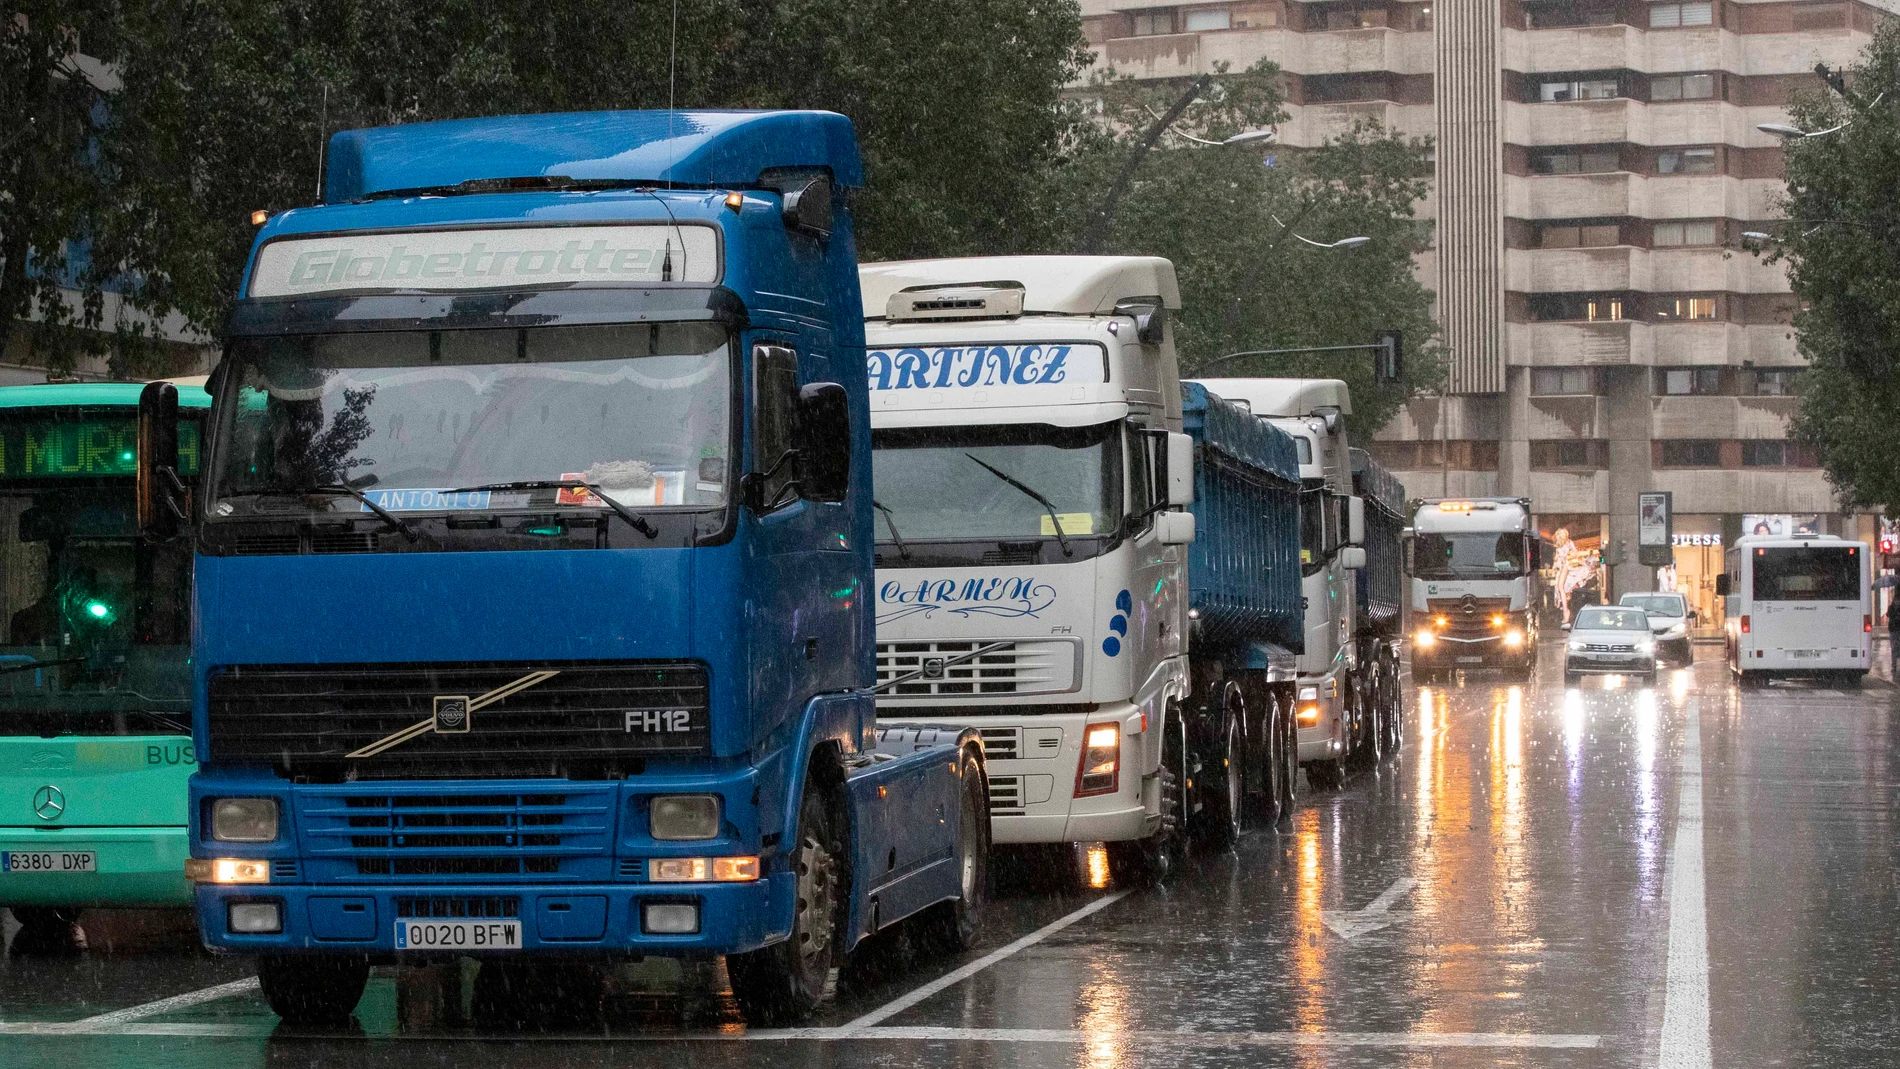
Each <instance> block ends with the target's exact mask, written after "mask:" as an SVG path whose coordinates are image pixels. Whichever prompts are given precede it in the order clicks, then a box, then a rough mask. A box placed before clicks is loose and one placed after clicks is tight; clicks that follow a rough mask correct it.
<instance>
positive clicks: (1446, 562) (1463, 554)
mask: <svg viewBox="0 0 1900 1069" xmlns="http://www.w3.org/2000/svg"><path fill="white" fill-rule="evenodd" d="M1412 566H1413V572H1412V574H1413V575H1416V576H1417V577H1418V578H1420V579H1512V578H1516V577H1517V576H1520V575H1523V574H1524V536H1523V534H1521V533H1520V532H1517V531H1505V532H1503V533H1502V534H1493V533H1492V532H1490V531H1476V532H1471V533H1468V534H1438V533H1427V532H1423V531H1421V532H1419V535H1418V541H1417V543H1416V544H1415V545H1414V546H1413V549H1412Z"/></svg>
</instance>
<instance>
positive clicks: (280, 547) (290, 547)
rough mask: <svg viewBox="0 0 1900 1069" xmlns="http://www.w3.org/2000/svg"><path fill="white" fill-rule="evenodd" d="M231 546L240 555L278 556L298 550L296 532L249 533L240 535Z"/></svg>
mask: <svg viewBox="0 0 1900 1069" xmlns="http://www.w3.org/2000/svg"><path fill="white" fill-rule="evenodd" d="M231 548H232V549H234V550H236V551H237V553H238V555H239V556H245V557H278V556H283V555H285V554H289V553H295V552H297V536H296V535H294V534H247V535H239V536H238V537H237V538H236V539H235V540H233V542H232V543H231Z"/></svg>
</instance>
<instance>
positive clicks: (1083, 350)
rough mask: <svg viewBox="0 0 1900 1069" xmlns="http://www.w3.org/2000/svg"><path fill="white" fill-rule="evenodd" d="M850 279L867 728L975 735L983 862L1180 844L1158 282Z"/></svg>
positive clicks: (1058, 262) (1177, 657) (1181, 595)
mask: <svg viewBox="0 0 1900 1069" xmlns="http://www.w3.org/2000/svg"><path fill="white" fill-rule="evenodd" d="M859 277H860V280H861V282H862V286H863V293H864V311H865V318H866V324H865V332H866V349H867V367H868V371H869V375H870V380H871V426H872V430H873V443H874V453H873V457H874V460H873V463H872V469H873V485H874V490H875V496H876V501H875V504H874V507H875V508H876V509H877V510H878V513H879V522H878V544H877V575H876V590H875V591H874V592H873V593H874V596H875V599H876V610H877V611H876V620H877V671H878V682H879V684H880V687H881V688H882V689H881V691H880V694H879V696H878V716H879V719H880V721H882V722H885V723H893V722H904V723H916V722H929V723H944V724H956V725H968V726H973V727H976V728H977V729H978V730H979V732H980V733H981V735H982V738H983V743H984V747H985V749H986V751H987V753H988V757H989V762H990V766H989V767H990V807H991V808H990V812H991V817H992V828H993V833H994V838H995V841H996V842H997V843H999V844H1000V843H1069V842H1077V841H1093V840H1105V841H1109V842H1110V843H1112V844H1114V843H1128V842H1134V841H1140V840H1145V839H1151V838H1154V837H1156V836H1157V834H1158V833H1171V832H1173V831H1174V830H1175V829H1174V828H1173V827H1168V828H1164V827H1163V826H1162V816H1161V814H1162V810H1163V800H1162V798H1161V792H1162V791H1163V789H1164V787H1165V788H1167V789H1170V790H1173V791H1180V790H1181V789H1182V787H1183V785H1182V784H1178V783H1173V782H1170V783H1167V784H1164V783H1163V777H1162V776H1161V775H1159V772H1160V770H1161V767H1162V749H1163V746H1162V739H1163V736H1164V734H1166V732H1165V731H1164V727H1165V726H1166V725H1168V724H1169V723H1170V721H1171V720H1172V718H1171V717H1169V716H1168V715H1167V714H1168V710H1169V709H1170V707H1171V706H1172V705H1175V704H1178V703H1179V702H1180V701H1181V700H1182V699H1184V698H1185V697H1186V696H1187V695H1188V693H1189V690H1190V680H1189V671H1188V661H1187V628H1188V618H1187V610H1188V604H1187V600H1186V589H1185V586H1186V575H1187V573H1186V569H1187V548H1188V546H1187V544H1188V543H1189V542H1191V541H1192V539H1193V529H1194V524H1193V521H1194V518H1193V516H1191V515H1189V514H1187V513H1184V512H1179V511H1171V510H1170V504H1171V503H1172V504H1174V505H1184V504H1186V503H1187V502H1186V500H1185V497H1186V496H1187V495H1188V494H1191V483H1186V484H1185V485H1183V483H1182V480H1180V479H1178V478H1177V479H1175V480H1173V481H1174V484H1175V485H1176V486H1177V487H1178V489H1176V490H1174V491H1173V492H1172V495H1171V494H1170V491H1169V490H1168V484H1169V482H1170V480H1169V479H1168V478H1167V474H1168V472H1167V462H1166V459H1165V458H1166V457H1167V456H1168V454H1169V453H1170V452H1172V453H1173V454H1174V457H1175V462H1176V466H1177V468H1178V467H1180V466H1181V465H1183V464H1184V462H1185V461H1186V460H1187V459H1188V446H1187V442H1186V436H1185V435H1183V434H1181V433H1180V431H1181V400H1180V398H1181V390H1180V381H1179V377H1178V372H1177V369H1176V364H1175V356H1174V345H1173V339H1172V335H1171V328H1170V327H1169V325H1168V319H1167V313H1168V311H1169V310H1170V309H1177V308H1179V307H1180V304H1181V301H1180V293H1179V290H1178V289H1177V287H1176V285H1175V278H1174V266H1173V265H1172V264H1170V263H1169V262H1168V261H1166V260H1163V259H1158V258H1153V257H1111V256H1101V257H1079V256H1077V257H1036V256H1031V257H984V258H972V259H946V260H920V261H910V262H897V263H882V264H864V265H861V267H860V270H859ZM1171 445H1172V448H1170V446H1171ZM1186 470H1189V471H1191V468H1189V469H1186ZM1176 474H1177V475H1178V474H1179V473H1178V472H1177V473H1176ZM1171 496H1172V500H1170V497H1171ZM1158 498H1159V499H1158ZM1164 856H1165V855H1164Z"/></svg>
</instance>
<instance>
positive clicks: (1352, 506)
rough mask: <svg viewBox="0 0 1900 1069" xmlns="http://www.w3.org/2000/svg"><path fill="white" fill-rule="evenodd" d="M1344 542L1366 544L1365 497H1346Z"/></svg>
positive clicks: (1353, 544) (1354, 544)
mask: <svg viewBox="0 0 1900 1069" xmlns="http://www.w3.org/2000/svg"><path fill="white" fill-rule="evenodd" d="M1346 544H1347V545H1349V546H1363V545H1365V544H1366V499H1365V498H1363V497H1358V496H1354V497H1349V498H1347V499H1346Z"/></svg>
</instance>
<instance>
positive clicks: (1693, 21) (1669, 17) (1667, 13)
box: [1649, 3, 1715, 30]
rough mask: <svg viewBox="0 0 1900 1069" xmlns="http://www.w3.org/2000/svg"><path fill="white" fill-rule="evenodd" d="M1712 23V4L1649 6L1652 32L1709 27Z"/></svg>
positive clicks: (1713, 11) (1713, 18)
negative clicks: (1676, 28)
mask: <svg viewBox="0 0 1900 1069" xmlns="http://www.w3.org/2000/svg"><path fill="white" fill-rule="evenodd" d="M1714 22H1715V5H1714V4H1712V3H1700V4H1651V5H1649V26H1650V28H1651V29H1654V30H1665V29H1673V28H1674V27H1677V26H1709V25H1713V24H1714Z"/></svg>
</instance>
